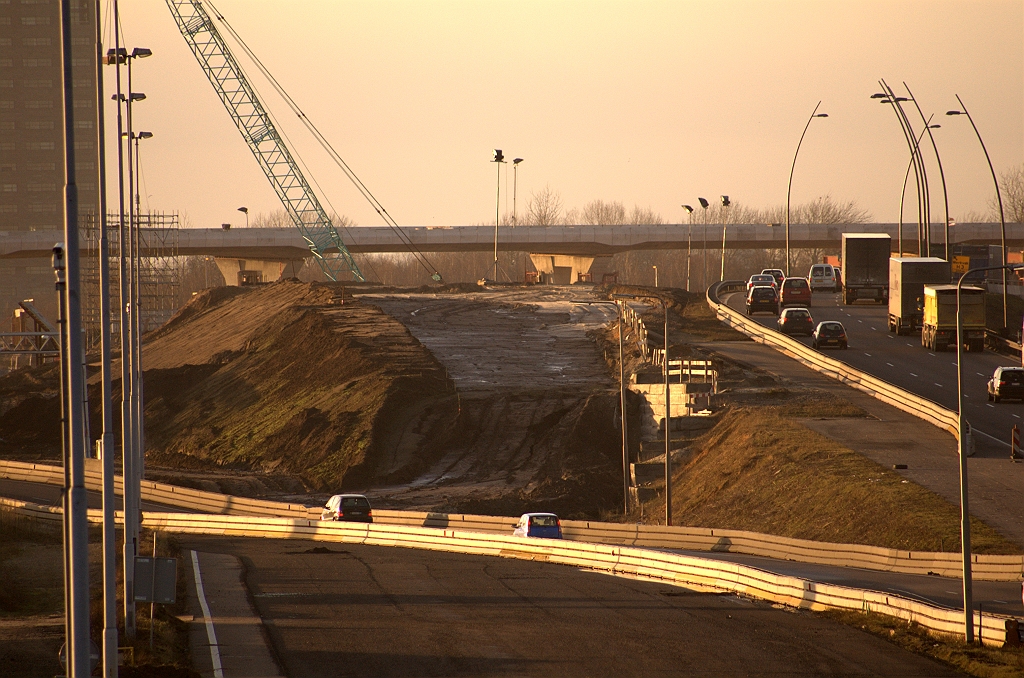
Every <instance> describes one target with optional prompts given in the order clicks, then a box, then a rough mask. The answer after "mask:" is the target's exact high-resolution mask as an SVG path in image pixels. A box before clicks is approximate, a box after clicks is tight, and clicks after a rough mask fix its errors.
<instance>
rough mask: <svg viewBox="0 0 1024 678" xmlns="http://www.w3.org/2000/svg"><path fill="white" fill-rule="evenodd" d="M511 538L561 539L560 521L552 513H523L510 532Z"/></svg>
mask: <svg viewBox="0 0 1024 678" xmlns="http://www.w3.org/2000/svg"><path fill="white" fill-rule="evenodd" d="M512 536H514V537H541V538H542V539H561V538H562V521H560V520H559V519H558V516H556V515H555V514H554V513H524V514H523V515H522V517H520V518H519V524H517V525H516V529H514V530H512Z"/></svg>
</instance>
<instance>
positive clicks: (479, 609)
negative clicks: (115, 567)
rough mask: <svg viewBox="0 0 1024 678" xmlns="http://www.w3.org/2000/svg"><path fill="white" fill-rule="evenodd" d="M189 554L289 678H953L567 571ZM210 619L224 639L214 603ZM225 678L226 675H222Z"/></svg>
mask: <svg viewBox="0 0 1024 678" xmlns="http://www.w3.org/2000/svg"><path fill="white" fill-rule="evenodd" d="M180 541H181V545H182V547H183V548H185V549H194V550H196V551H199V552H200V553H231V554H235V555H237V556H238V557H239V558H240V559H241V560H242V563H243V565H244V576H243V578H242V585H244V586H245V587H246V588H247V593H248V595H249V597H250V600H251V601H252V604H253V607H254V609H255V612H256V614H257V615H258V616H259V617H260V618H261V619H262V623H263V625H264V627H265V629H266V631H267V637H268V638H269V640H270V643H271V645H272V648H273V653H274V656H275V657H276V658H277V660H278V662H279V663H280V665H281V668H282V669H283V670H284V673H285V674H286V675H288V676H292V678H306V677H311V678H312V677H319V676H325V677H326V676H361V675H373V676H384V677H396V676H438V675H445V676H450V675H466V676H497V675H517V676H518V675H530V676H593V675H616V676H648V675H694V674H697V675H715V676H768V675H773V676H774V675H781V674H785V675H790V676H804V675H806V676H812V675H813V676H818V675H834V674H841V675H878V676H925V675H927V676H943V675H958V674H957V673H956V672H955V671H953V670H952V669H950V668H949V667H946V666H943V665H940V664H938V663H936V662H933V661H931V660H929V659H926V658H923V657H920V656H917V655H914V654H911V653H909V652H906V651H904V650H901V649H900V648H898V647H896V646H895V645H891V644H889V643H888V642H886V641H884V640H882V639H880V638H877V637H874V636H871V635H868V634H866V633H864V632H862V631H860V630H859V629H856V628H853V627H848V626H844V625H841V624H838V623H835V622H832V621H830V620H828V619H826V618H824V617H822V616H819V615H814V614H811V613H806V612H793V611H789V610H782V609H774V608H773V607H772V606H771V605H768V604H765V603H760V602H755V601H751V600H748V599H745V598H742V597H739V596H734V595H715V594H706V593H698V592H694V591H689V590H687V589H683V588H679V587H673V586H668V585H665V584H660V583H652V582H645V581H637V580H632V579H625V578H617V577H612V576H608V575H604V574H597V573H593V572H586V571H581V570H578V569H575V568H571V567H566V566H562V565H554V564H550V563H543V562H529V561H522V560H515V559H509V558H494V557H486V556H471V555H464V554H454V553H442V552H429V551H419V550H414V549H403V548H386V547H374V546H363V545H355V544H324V543H319V542H305V541H278V540H257V539H240V538H238V539H228V538H220V537H199V536H182V537H180ZM185 571H186V573H187V572H188V570H187V568H186V570H185ZM189 576H190V575H189ZM190 589H191V590H192V591H194V587H190ZM197 607H198V606H195V605H194V606H193V609H196V608H197ZM210 607H211V613H212V616H213V622H214V626H215V627H216V626H217V625H218V623H220V622H218V601H217V600H212V601H210ZM224 614H225V616H226V617H228V618H226V619H224V620H223V623H225V624H227V625H229V626H230V625H231V624H235V625H237V624H239V623H242V621H240V620H239V618H238V617H232V616H231V615H234V614H237V611H226V612H225V613H224ZM201 617H202V615H201V613H200V614H197V617H196V621H195V622H193V623H195V624H200V623H202V620H201ZM223 649H226V650H227V651H230V650H231V648H223ZM194 654H195V656H196V660H197V661H199V662H202V661H207V662H208V661H209V657H208V656H207V655H206V654H205V653H204V652H202V651H200V652H196V653H194ZM225 675H226V676H227V678H231V677H232V675H233V674H232V673H231V672H230V671H229V670H227V667H226V670H225Z"/></svg>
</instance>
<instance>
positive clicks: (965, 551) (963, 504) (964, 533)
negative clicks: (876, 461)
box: [956, 264, 1024, 643]
mask: <svg viewBox="0 0 1024 678" xmlns="http://www.w3.org/2000/svg"><path fill="white" fill-rule="evenodd" d="M1021 268H1024V264H1003V265H1002V266H986V267H984V268H972V269H970V270H968V271H967V272H966V273H964V274H963V275H961V276H960V279H959V280H958V281H957V283H956V397H957V443H956V447H957V451H958V452H959V453H960V549H961V554H962V557H963V588H964V591H963V596H964V639H965V640H966V642H968V643H972V642H974V602H973V600H972V581H971V520H970V514H969V512H968V510H967V450H965V449H964V437H965V435H964V387H963V383H964V367H963V366H964V326H963V318H962V317H961V305H960V293H961V290H962V288H963V284H964V279H965V278H966V277H967V276H969V275H970V274H972V273H978V272H981V271H995V270H997V269H1002V270H1003V272H1004V273H1005V272H1006V271H1008V270H1010V269H1013V270H1018V269H1021ZM979 637H980V634H979Z"/></svg>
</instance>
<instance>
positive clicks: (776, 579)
mask: <svg viewBox="0 0 1024 678" xmlns="http://www.w3.org/2000/svg"><path fill="white" fill-rule="evenodd" d="M0 506H2V507H3V508H4V509H5V510H7V511H12V512H16V513H22V514H25V515H29V516H31V517H34V518H36V519H44V520H59V519H60V509H58V508H53V507H42V506H38V505H35V504H29V503H27V502H20V501H14V500H10V499H0ZM89 518H90V521H92V522H99V521H100V520H101V519H102V516H101V512H100V511H98V510H95V509H94V510H91V511H90V512H89ZM143 526H144V527H146V528H148V529H151V530H160V531H164V532H174V533H178V534H204V535H217V536H225V537H258V538H271V539H310V540H315V541H324V542H340V543H349V544H366V545H371V546H400V547H405V548H418V549H427V550H432V551H448V552H454V553H466V554H473V555H485V556H499V557H506V558H522V559H526V560H534V561H545V562H551V563H557V564H561V565H570V566H573V567H581V568H586V569H590V570H595V571H598V572H607V573H609V574H613V575H618V576H630V577H637V578H642V579H648V580H655V581H663V582H665V583H668V584H671V585H676V586H684V587H689V588H694V589H697V590H714V591H728V592H732V593H736V594H740V595H744V596H748V597H750V598H756V599H760V600H767V601H771V602H774V603H778V604H782V605H788V606H790V607H796V608H801V609H806V610H828V609H841V610H860V611H864V612H875V613H878V614H884V615H887V616H890V617H895V618H897V619H902V620H905V621H908V622H915V623H917V624H920V625H921V626H923V627H925V628H927V629H929V630H931V631H933V632H936V633H939V634H948V635H956V634H959V633H960V632H961V631H962V628H963V613H962V612H961V611H959V610H956V609H950V608H943V607H938V606H935V605H928V604H926V603H922V602H918V601H914V600H910V599H907V598H902V597H900V596H895V595H890V594H887V593H882V592H878V591H869V590H864V589H855V588H849V587H846V586H837V585H833V584H822V583H818V582H812V581H808V580H806V579H801V578H799V577H790V576H785V575H778V574H774V573H772V572H767V571H765V570H761V569H758V568H755V567H750V566H747V565H741V564H738V563H730V562H726V561H720V560H708V559H705V558H699V557H696V556H686V555H681V554H676V553H671V552H666V551H654V550H646V549H640V548H635V547H630V546H613V545H609V544H595V543H584V542H579V541H573V540H569V539H565V540H556V539H527V538H521V537H512V536H511V535H508V534H505V535H497V534H485V533H479V532H471V531H463V530H452V529H438V528H430V527H410V526H405V525H382V524H379V523H374V524H372V525H366V524H361V523H334V522H320V521H318V520H310V519H301V518H266V517H259V516H225V515H201V514H187V513H149V512H147V513H144V515H143ZM1010 619H1011V618H1010V617H1007V616H1005V615H991V614H987V615H982V614H981V613H978V614H977V615H976V616H975V628H976V629H978V635H979V636H980V637H981V639H982V641H983V642H985V643H986V644H988V645H993V646H1002V645H1003V644H1004V643H1005V642H1006V634H1007V626H1008V624H1007V622H1008V621H1009V620H1010Z"/></svg>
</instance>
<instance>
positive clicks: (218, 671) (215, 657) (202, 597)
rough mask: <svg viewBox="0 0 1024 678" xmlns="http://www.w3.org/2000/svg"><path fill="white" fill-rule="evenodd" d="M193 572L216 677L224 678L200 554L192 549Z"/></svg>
mask: <svg viewBox="0 0 1024 678" xmlns="http://www.w3.org/2000/svg"><path fill="white" fill-rule="evenodd" d="M192 572H193V574H194V575H195V578H196V595H197V596H198V597H199V607H201V608H202V609H203V619H204V621H205V622H206V639H207V640H209V641H210V661H211V662H213V676H214V678H224V667H223V666H222V665H221V663H220V647H219V646H218V645H217V634H216V633H215V632H214V630H213V615H211V614H210V606H209V605H208V604H207V602H206V593H205V592H204V591H203V578H202V576H201V575H200V574H199V555H198V554H197V553H196V552H195V551H192Z"/></svg>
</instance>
